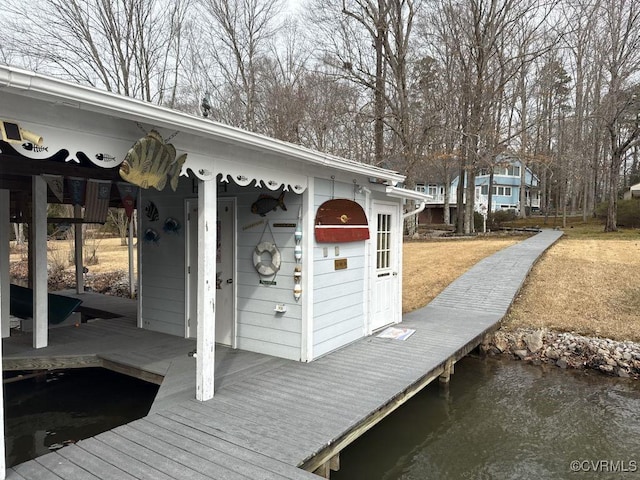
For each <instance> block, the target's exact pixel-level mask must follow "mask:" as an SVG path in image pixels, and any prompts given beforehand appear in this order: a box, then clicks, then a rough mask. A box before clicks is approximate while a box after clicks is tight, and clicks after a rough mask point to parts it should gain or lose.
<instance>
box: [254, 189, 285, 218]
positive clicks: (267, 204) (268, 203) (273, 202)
mask: <svg viewBox="0 0 640 480" xmlns="http://www.w3.org/2000/svg"><path fill="white" fill-rule="evenodd" d="M278 207H280V208H281V209H282V210H283V211H285V212H286V211H287V207H286V205H285V204H284V192H282V193H281V194H280V196H279V197H278V198H275V197H272V196H271V195H260V196H259V197H258V200H256V201H255V202H253V204H252V205H251V212H252V213H256V214H258V215H260V216H261V217H264V216H265V215H266V214H267V213H269V212H271V211H275V210H276V209H277V208H278Z"/></svg>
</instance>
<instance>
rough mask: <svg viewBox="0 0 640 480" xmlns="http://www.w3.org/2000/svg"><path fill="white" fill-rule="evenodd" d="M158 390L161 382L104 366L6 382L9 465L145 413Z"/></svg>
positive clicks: (6, 430)
mask: <svg viewBox="0 0 640 480" xmlns="http://www.w3.org/2000/svg"><path fill="white" fill-rule="evenodd" d="M157 391H158V386H157V385H153V384H150V383H147V382H143V381H141V380H137V379H134V378H131V377H127V376H125V375H121V374H118V373H115V372H111V371H108V370H104V369H101V368H86V369H78V370H67V371H60V372H55V373H48V374H46V375H44V376H43V377H41V378H39V379H29V380H23V381H20V382H15V383H10V384H7V385H5V386H4V392H5V436H6V456H7V466H9V467H11V466H13V465H17V464H19V463H22V462H25V461H27V460H30V459H32V458H35V457H38V456H40V455H44V454H46V453H49V452H50V451H51V450H55V449H57V448H60V447H62V446H63V445H65V444H68V443H73V442H76V441H78V440H81V439H83V438H88V437H92V436H94V435H97V434H98V433H101V432H104V431H105V430H109V429H112V428H115V427H117V426H119V425H122V424H125V423H128V422H130V421H132V420H135V419H137V418H141V417H143V416H144V415H146V414H147V412H148V411H149V408H150V406H151V403H152V402H153V399H154V398H155V394H156V392H157Z"/></svg>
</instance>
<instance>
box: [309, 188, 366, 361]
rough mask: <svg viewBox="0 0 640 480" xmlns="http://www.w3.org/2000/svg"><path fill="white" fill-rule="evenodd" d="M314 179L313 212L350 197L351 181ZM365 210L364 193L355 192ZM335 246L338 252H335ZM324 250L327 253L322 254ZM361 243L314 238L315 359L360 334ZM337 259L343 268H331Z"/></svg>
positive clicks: (362, 304) (362, 308) (363, 272)
mask: <svg viewBox="0 0 640 480" xmlns="http://www.w3.org/2000/svg"><path fill="white" fill-rule="evenodd" d="M332 183H333V182H331V181H329V180H320V179H316V180H315V198H314V212H316V211H317V210H318V207H320V205H322V204H323V203H324V202H326V201H327V200H331V199H332V191H333V198H348V199H353V198H354V192H353V184H346V183H339V182H335V185H332ZM355 200H356V202H358V203H359V204H360V205H361V206H362V207H363V208H364V209H365V211H366V206H365V197H364V194H356V196H355ZM336 247H337V248H338V249H339V254H338V255H336ZM325 249H326V252H327V256H326V257H325V255H324V253H325ZM365 251H366V250H365V242H364V241H360V242H349V243H339V244H333V243H316V242H315V241H314V249H313V261H314V267H313V268H314V275H315V278H314V283H313V288H314V305H313V357H314V358H317V357H319V356H321V355H324V354H325V353H328V352H330V351H332V350H335V349H336V348H339V347H342V346H344V345H346V344H348V343H350V342H352V341H354V340H356V339H358V338H360V337H362V336H363V335H364V328H365V318H364V317H365V311H366V309H365V302H366V297H365V276H366V275H367V272H366V265H367V262H366V258H365ZM337 258H341V259H343V258H344V259H346V260H347V268H346V269H345V270H335V260H336V259H337Z"/></svg>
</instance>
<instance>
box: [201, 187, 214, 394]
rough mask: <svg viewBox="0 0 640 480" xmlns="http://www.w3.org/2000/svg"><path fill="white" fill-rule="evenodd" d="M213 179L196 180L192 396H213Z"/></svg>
mask: <svg viewBox="0 0 640 480" xmlns="http://www.w3.org/2000/svg"><path fill="white" fill-rule="evenodd" d="M216 195H217V191H216V181H215V180H208V181H202V180H199V181H198V257H199V258H198V264H199V267H198V312H197V317H198V332H197V334H198V338H197V341H196V345H197V350H196V351H197V357H196V399H197V400H200V401H205V400H209V399H211V398H213V390H214V370H215V368H214V367H215V345H216V343H215V342H216V338H215V337H216V309H215V298H216V297H215V295H216V251H217V245H216V242H217V238H216V237H217V211H216V203H217V199H216Z"/></svg>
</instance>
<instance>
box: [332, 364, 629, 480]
mask: <svg viewBox="0 0 640 480" xmlns="http://www.w3.org/2000/svg"><path fill="white" fill-rule="evenodd" d="M340 463H341V468H340V471H338V472H332V474H331V478H332V480H341V479H343V480H344V479H349V480H359V479H366V480H375V479H384V480H392V479H403V480H409V479H415V480H427V479H439V480H445V479H451V480H459V479H496V480H503V479H534V478H536V479H564V478H576V479H581V480H582V479H590V478H640V382H638V381H632V380H627V379H617V378H610V377H605V376H603V375H600V374H598V373H595V372H591V373H589V372H587V373H585V372H572V371H567V370H561V369H559V368H557V367H546V368H544V367H535V366H531V365H526V364H524V363H522V362H517V361H512V360H497V359H491V358H474V357H467V358H464V359H462V360H461V361H460V362H458V363H457V364H456V369H455V374H454V375H453V376H452V377H451V384H450V386H449V388H448V392H446V391H445V390H442V389H440V388H439V387H438V385H437V382H435V384H432V385H430V386H428V387H427V388H426V389H425V390H424V391H422V392H421V393H420V394H418V395H416V397H414V398H413V399H411V400H410V401H409V402H408V403H407V404H405V405H404V406H403V407H401V408H400V409H398V410H397V411H396V412H394V413H393V414H392V415H391V416H390V417H388V418H387V419H385V420H384V421H383V422H381V423H380V424H378V425H377V426H376V427H374V428H373V429H372V430H371V431H369V432H368V433H367V434H365V436H363V437H361V438H360V439H359V440H357V441H356V442H355V443H353V444H352V445H351V446H349V447H347V448H346V449H345V450H344V451H343V452H342V453H341V455H340Z"/></svg>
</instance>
